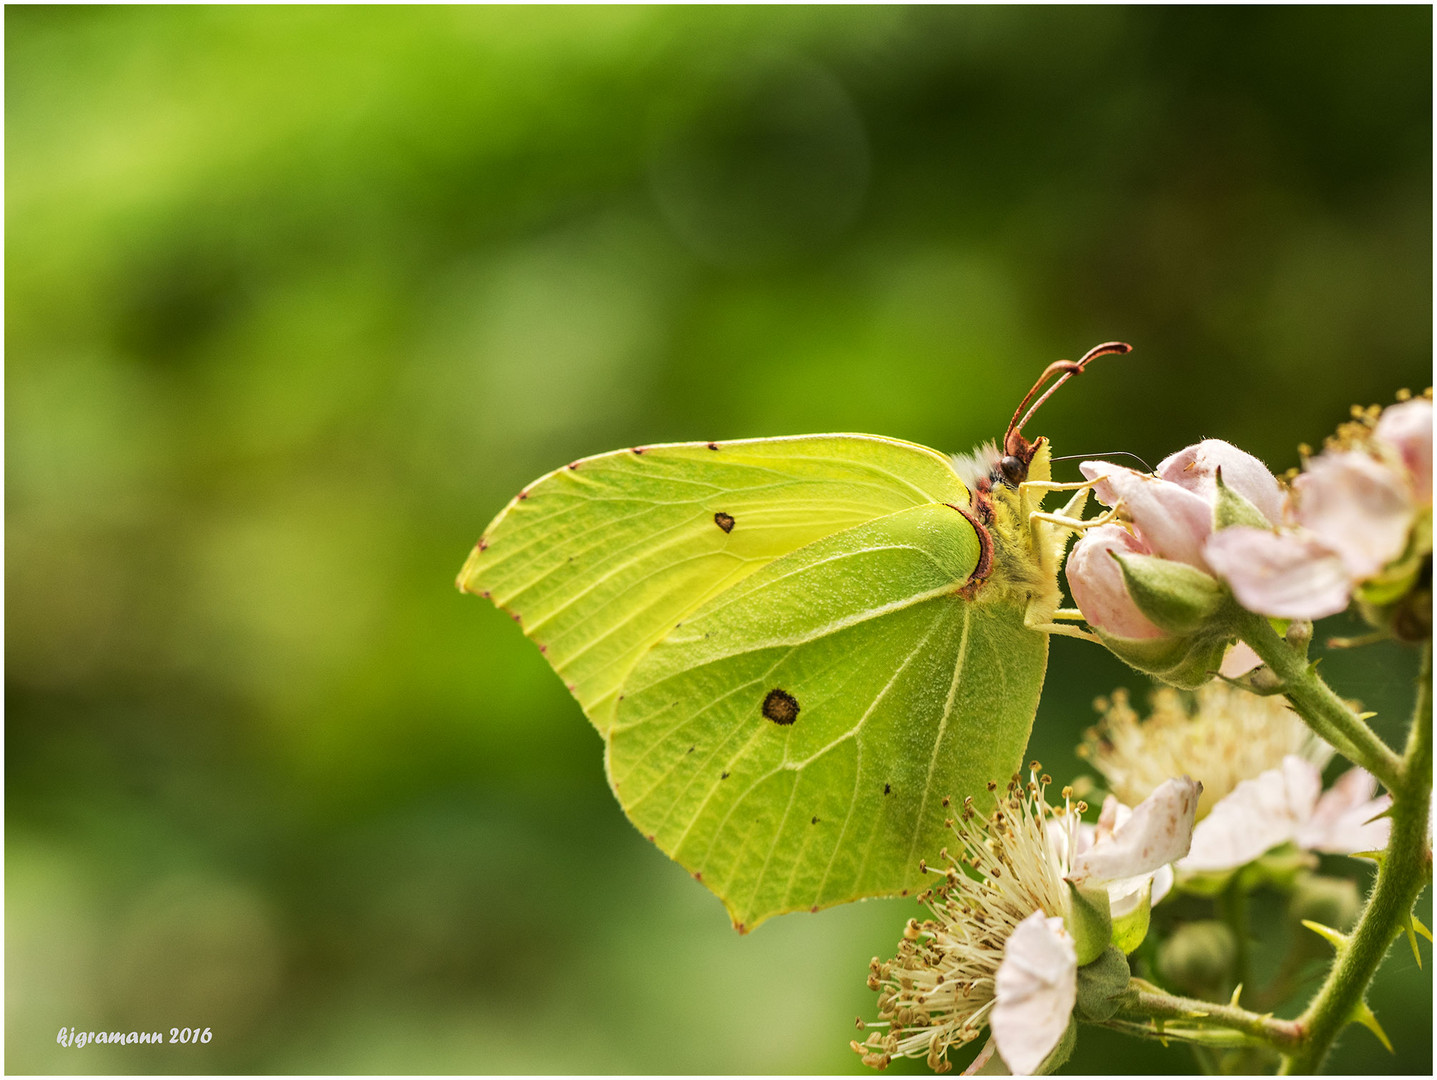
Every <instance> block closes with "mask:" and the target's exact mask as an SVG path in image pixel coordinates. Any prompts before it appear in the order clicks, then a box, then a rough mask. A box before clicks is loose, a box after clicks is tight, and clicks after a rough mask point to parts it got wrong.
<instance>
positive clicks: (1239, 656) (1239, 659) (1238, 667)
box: [1218, 641, 1262, 679]
mask: <svg viewBox="0 0 1437 1080" xmlns="http://www.w3.org/2000/svg"><path fill="white" fill-rule="evenodd" d="M1261 666H1262V657H1260V656H1258V655H1257V653H1255V652H1253V651H1252V646H1251V645H1249V644H1248V643H1247V642H1245V641H1239V642H1238V643H1237V644H1236V645H1234V646H1233V647H1232V648H1230V649H1228V651H1227V652H1225V653H1223V657H1222V666H1221V667H1219V668H1218V674H1219V675H1225V676H1227V677H1228V678H1229V679H1236V678H1237V677H1238V676H1239V675H1246V674H1247V673H1248V672H1249V671H1251V670H1252V669H1253V668H1255V667H1261Z"/></svg>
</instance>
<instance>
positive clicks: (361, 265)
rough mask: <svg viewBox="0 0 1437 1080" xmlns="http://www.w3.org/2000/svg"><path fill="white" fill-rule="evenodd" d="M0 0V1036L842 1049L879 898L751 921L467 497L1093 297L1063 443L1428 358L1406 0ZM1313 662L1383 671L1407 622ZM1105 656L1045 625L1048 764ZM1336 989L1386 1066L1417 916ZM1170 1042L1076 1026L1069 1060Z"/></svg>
mask: <svg viewBox="0 0 1437 1080" xmlns="http://www.w3.org/2000/svg"><path fill="white" fill-rule="evenodd" d="M5 30H6V34H5V45H6V49H5V59H6V73H5V90H6V150H7V153H6V225H7V238H6V239H7V244H6V277H5V285H6V316H7V317H6V327H5V333H6V336H5V344H6V360H7V363H6V369H5V390H6V405H7V408H6V421H7V423H6V430H5V449H6V470H5V478H6V536H7V541H8V543H7V546H6V559H5V570H6V574H5V584H6V601H7V603H6V622H5V628H6V639H5V642H6V654H5V655H6V719H7V725H6V727H7V730H6V771H5V778H6V811H7V813H6V860H5V862H6V866H5V869H6V882H5V884H6V996H5V1002H6V1062H5V1063H6V1067H7V1069H8V1070H9V1071H11V1072H15V1071H20V1072H32V1071H33V1072H88V1071H96V1072H130V1071H145V1072H167V1071H178V1072H196V1071H216V1072H251V1071H262V1072H267V1071H278V1072H301V1073H302V1072H374V1071H381V1072H382V1071H397V1072H412V1071H419V1072H445V1071H477V1072H611V1071H625V1072H654V1071H657V1072H666V1071H675V1072H691V1071H698V1072H729V1071H736V1072H861V1071H864V1070H862V1068H861V1066H859V1064H858V1061H857V1058H856V1056H854V1055H853V1054H852V1053H851V1052H850V1051H849V1050H848V1048H847V1040H848V1039H849V1038H850V1037H851V1036H852V1034H853V1029H852V1023H853V1020H852V1018H853V1017H854V1015H855V1014H859V1013H861V1014H863V1015H865V1016H868V1017H871V1016H872V1015H873V1011H874V1002H873V994H872V993H871V992H869V991H868V990H867V989H866V988H865V987H864V985H863V980H864V978H865V976H866V964H867V961H868V959H869V957H870V956H872V955H874V954H876V953H885V954H887V953H891V951H892V950H893V947H894V944H895V942H896V940H897V937H898V935H899V932H900V928H901V926H902V923H903V921H904V920H905V919H906V918H907V917H908V915H909V914H910V913H912V912H913V910H914V909H913V908H912V906H911V905H910V904H909V903H908V902H907V901H882V902H879V901H873V902H868V903H865V904H856V905H848V906H846V907H842V908H837V909H833V910H830V911H826V912H823V913H821V914H819V915H816V916H809V915H791V916H785V917H783V918H780V919H777V920H774V921H773V922H771V923H768V924H766V925H764V926H763V927H762V928H760V929H759V930H758V931H757V932H755V933H754V934H752V935H749V936H747V937H743V938H740V937H738V936H736V935H735V934H734V933H733V931H732V930H731V929H730V928H729V924H728V920H727V918H726V917H725V915H724V912H723V909H722V907H721V905H720V904H719V902H718V900H716V899H715V898H714V897H713V896H711V895H710V894H709V893H708V892H706V891H705V890H704V889H703V887H701V886H700V885H698V884H697V883H695V882H694V881H692V880H691V879H690V878H689V877H688V875H687V874H685V873H684V872H683V871H682V870H680V869H679V868H678V867H677V866H675V865H673V864H671V863H669V862H668V861H667V860H665V859H664V857H663V856H662V855H661V854H660V853H659V852H658V851H656V850H655V849H653V848H652V847H651V846H650V845H648V844H647V843H645V842H644V841H643V840H642V838H641V837H640V836H639V835H638V834H637V833H636V832H635V831H634V830H633V829H632V828H631V827H630V826H629V825H628V824H627V822H626V821H625V819H624V817H623V815H622V813H621V812H620V810H619V808H618V806H617V805H616V803H615V802H614V800H613V798H612V796H611V795H610V793H609V791H608V788H607V786H606V784H605V780H604V776H603V769H602V759H601V753H602V745H601V741H600V739H599V738H598V736H597V735H596V734H595V733H594V732H593V730H592V729H591V728H590V727H589V726H588V724H587V723H586V721H585V720H584V718H583V716H582V714H581V713H580V711H579V709H578V707H577V706H576V705H575V704H574V702H573V701H572V700H571V699H570V698H569V697H568V695H567V694H566V693H565V691H564V688H563V686H562V684H561V683H560V681H559V680H558V679H557V678H555V677H554V675H553V674H552V673H551V672H550V670H549V669H548V667H547V666H546V664H545V663H544V661H543V659H542V658H541V657H540V655H539V653H538V652H537V650H535V649H534V648H533V647H532V646H531V645H529V644H528V643H527V642H526V641H525V640H524V639H523V637H522V636H521V635H520V634H519V633H518V632H517V631H516V629H515V627H514V626H513V624H512V623H511V622H510V621H509V620H508V619H507V618H506V617H505V616H504V615H503V614H502V613H500V612H498V611H496V610H494V609H492V608H491V607H489V606H488V605H487V604H484V603H482V602H480V601H478V600H475V599H473V598H468V597H463V596H461V595H460V594H458V593H457V592H456V591H454V588H453V586H452V581H453V578H454V575H455V573H456V572H457V570H458V569H459V566H460V563H461V562H462V561H463V559H464V557H465V555H466V554H467V553H468V551H469V548H470V546H471V545H472V544H473V543H474V541H475V539H476V538H477V537H478V535H479V533H480V532H481V530H482V529H483V528H484V526H485V524H486V523H487V522H488V521H489V519H490V518H491V517H492V516H493V515H494V514H495V513H496V512H497V511H498V510H499V509H500V508H502V507H503V506H504V504H505V502H506V501H507V500H508V499H509V497H510V496H511V495H513V494H514V493H515V492H516V491H517V490H518V489H519V488H520V487H521V486H522V485H523V484H524V483H526V482H527V481H529V480H532V479H533V478H535V477H537V476H538V475H540V474H541V473H543V472H546V471H547V470H549V469H550V468H553V467H555V466H556V465H559V464H562V463H563V462H566V461H569V460H571V459H573V458H576V457H579V456H581V455H585V454H591V453H596V452H600V451H604V450H608V449H612V448H614V447H619V446H626V445H631V444H635V443H643V442H659V441H664V440H688V439H704V440H707V439H732V438H740V437H746V436H761V435H779V434H794V433H804V432H819V431H835V430H836V431H868V432H877V433H880V434H887V435H893V436H897V437H901V438H904V439H910V440H913V441H917V442H921V443H925V444H929V445H932V446H936V447H939V448H942V449H945V450H949V451H957V450H965V449H968V448H970V447H971V446H972V445H973V444H974V443H976V442H977V441H979V440H980V439H984V438H990V437H994V436H996V435H999V434H1001V431H1002V428H1003V426H1004V424H1005V422H1006V421H1007V418H1008V415H1009V413H1010V412H1011V410H1012V408H1013V406H1014V405H1015V404H1016V402H1017V400H1018V399H1019V398H1020V397H1021V395H1022V394H1023V392H1024V391H1025V390H1026V389H1027V387H1028V385H1029V384H1030V382H1031V381H1032V379H1033V378H1034V376H1035V375H1036V374H1037V372H1039V371H1040V370H1041V369H1042V367H1043V366H1044V365H1045V364H1047V363H1048V362H1049V361H1050V360H1054V359H1057V358H1059V357H1064V356H1066V357H1075V356H1076V355H1077V354H1078V353H1080V352H1082V351H1083V350H1084V349H1086V348H1087V347H1088V346H1090V345H1092V344H1094V343H1096V342H1098V341H1102V340H1106V339H1110V338H1121V339H1124V340H1127V341H1130V342H1132V343H1133V345H1134V346H1135V351H1134V353H1133V354H1132V355H1131V356H1130V357H1127V358H1113V359H1107V360H1103V361H1100V362H1099V363H1098V364H1096V365H1095V366H1094V368H1093V369H1092V371H1091V372H1090V374H1089V375H1088V376H1087V377H1086V378H1083V379H1080V380H1077V381H1075V382H1073V383H1072V384H1070V385H1069V386H1068V387H1066V388H1065V389H1064V390H1063V392H1062V394H1061V395H1059V397H1057V398H1056V399H1055V400H1054V401H1052V402H1051V403H1050V404H1049V405H1048V406H1046V407H1045V409H1044V411H1043V413H1042V415H1041V420H1040V422H1039V423H1038V424H1037V425H1036V426H1033V427H1031V428H1030V433H1043V434H1046V435H1048V436H1050V437H1051V439H1052V441H1053V444H1054V446H1055V447H1056V448H1057V449H1056V452H1057V453H1060V454H1061V453H1088V454H1092V453H1095V452H1101V451H1112V450H1127V451H1133V452H1136V453H1138V454H1141V455H1143V456H1144V457H1146V458H1147V459H1148V461H1150V462H1155V461H1156V460H1157V459H1158V458H1160V457H1162V456H1164V455H1165V454H1167V453H1169V452H1171V451H1172V450H1175V449H1177V448H1179V447H1181V446H1183V445H1185V444H1187V443H1190V442H1192V441H1194V440H1196V439H1198V438H1200V437H1203V436H1217V437H1222V438H1226V439H1229V440H1231V441H1233V442H1235V443H1238V444H1240V445H1241V446H1243V447H1245V448H1247V449H1249V450H1251V451H1253V452H1255V453H1257V454H1259V455H1260V456H1262V457H1263V458H1264V459H1265V460H1266V461H1268V462H1269V464H1271V465H1272V466H1273V467H1274V468H1275V469H1277V470H1279V471H1280V470H1282V469H1284V468H1287V467H1289V466H1291V465H1294V464H1296V461H1297V457H1296V451H1295V446H1296V444H1297V443H1299V442H1301V441H1308V442H1313V443H1316V442H1318V441H1319V440H1320V439H1321V437H1322V436H1323V434H1324V433H1326V432H1328V431H1330V430H1331V429H1332V427H1333V426H1334V425H1335V424H1336V423H1337V422H1338V421H1340V420H1342V419H1343V418H1344V416H1345V414H1346V411H1347V408H1348V406H1349V405H1350V404H1352V403H1354V402H1359V403H1363V404H1366V403H1369V402H1375V401H1383V402H1385V401H1390V400H1391V397H1392V394H1393V392H1394V391H1396V390H1397V389H1398V388H1399V387H1402V386H1410V387H1412V388H1414V389H1419V390H1420V389H1421V388H1422V387H1424V386H1426V385H1428V384H1429V382H1430V381H1431V367H1430V362H1431V348H1432V301H1431V297H1432V183H1431V180H1432V171H1431V161H1432V136H1431V99H1432V78H1431V77H1432V67H1431V63H1432V62H1431V40H1432V12H1431V10H1430V8H1427V7H1401V8H1342V7H1323V8H1301V7H1284V8H1276V9H1270V8H1265V9H1244V8H1222V9H1209V8H1184V7H1178V8H1155V9H1145V8H1102V9H1087V8H1046V9H1021V8H1001V9H1000V8H956V9H954V8H933V7H925V8H919V9H910V8H897V7H893V8H869V7H843V8H819V7H806V8H761V9H760V8H706V7H700V8H664V7H649V8H592V7H586V8H574V9H564V8H439V9H428V8H421V9H389V8H364V9H340V8H279V9H276V8H245V9H241V8H198V9H197V8H146V7H136V8H48V7H21V8H16V7H11V8H8V9H7V10H6V12H5ZM1074 465H1075V463H1072V462H1069V463H1066V465H1065V466H1063V468H1066V469H1067V470H1068V477H1069V478H1072V477H1075V476H1076V470H1075V468H1074ZM1335 628H1336V627H1334V629H1335ZM1326 670H1328V671H1330V672H1331V675H1330V678H1331V679H1332V681H1333V682H1334V684H1335V685H1336V686H1337V688H1338V689H1339V690H1340V691H1342V692H1344V693H1346V694H1349V695H1353V696H1358V697H1361V698H1362V699H1363V700H1364V701H1365V702H1366V703H1367V705H1368V706H1369V707H1370V708H1376V709H1379V710H1381V712H1382V722H1385V723H1387V725H1388V727H1387V728H1386V729H1385V730H1386V731H1388V732H1389V733H1392V732H1395V731H1396V730H1398V729H1399V728H1400V727H1401V726H1402V725H1401V715H1402V713H1403V711H1404V710H1405V709H1406V708H1407V707H1408V702H1409V696H1410V691H1409V689H1408V685H1409V684H1408V682H1407V680H1408V679H1409V678H1410V676H1411V674H1412V672H1413V671H1414V670H1415V664H1414V662H1413V658H1412V657H1411V656H1410V655H1408V654H1407V653H1405V652H1404V651H1402V650H1400V649H1396V648H1390V649H1389V648H1385V647H1379V648H1377V649H1371V650H1364V651H1363V652H1361V653H1356V654H1351V653H1349V654H1344V655H1334V656H1333V657H1331V658H1330V659H1329V661H1328V667H1327V668H1326ZM1117 685H1126V686H1129V687H1132V688H1133V689H1134V690H1135V691H1138V692H1139V693H1141V692H1142V690H1143V687H1144V686H1145V685H1146V684H1145V680H1143V679H1142V678H1141V677H1139V676H1135V675H1134V674H1132V673H1131V672H1129V671H1128V670H1127V669H1125V668H1123V667H1122V666H1121V665H1120V664H1119V663H1117V662H1116V661H1115V660H1113V659H1112V658H1111V657H1109V656H1108V655H1107V654H1105V653H1103V652H1101V651H1100V650H1098V649H1096V648H1094V647H1090V646H1085V645H1084V644H1083V643H1081V642H1076V641H1071V640H1061V639H1060V640H1055V641H1054V643H1053V649H1052V662H1051V667H1050V672H1049V678H1048V687H1047V693H1046V695H1045V698H1044V702H1043V705H1042V707H1041V709H1040V710H1039V715H1038V723H1037V728H1036V733H1035V737H1034V747H1033V752H1034V753H1035V754H1036V756H1038V757H1040V758H1041V759H1042V760H1043V762H1044V764H1045V765H1046V766H1047V768H1048V769H1049V770H1050V771H1051V772H1053V773H1054V774H1055V775H1057V776H1060V777H1065V776H1069V775H1072V774H1075V773H1076V772H1077V770H1078V768H1079V762H1078V761H1077V759H1076V758H1075V757H1074V755H1073V752H1072V751H1073V746H1074V745H1075V743H1076V742H1077V738H1078V733H1079V732H1080V731H1081V729H1082V728H1083V727H1084V726H1086V725H1087V724H1088V723H1090V722H1091V720H1092V717H1093V714H1092V711H1091V708H1090V701H1091V699H1092V698H1093V697H1094V696H1095V695H1097V694H1099V693H1103V692H1106V691H1108V690H1110V689H1112V688H1113V687H1114V686H1117ZM1349 872H1352V871H1351V868H1350V867H1349ZM1429 911H1430V909H1429ZM1430 921H1431V920H1430V914H1429V916H1428V922H1429V923H1430ZM1372 1004H1373V1006H1374V1008H1375V1010H1376V1012H1377V1014H1378V1016H1379V1017H1380V1018H1381V1020H1382V1022H1383V1023H1384V1025H1385V1026H1386V1028H1387V1030H1388V1031H1389V1032H1390V1033H1391V1034H1392V1036H1393V1038H1394V1040H1395V1042H1396V1044H1397V1053H1396V1055H1395V1056H1390V1055H1388V1054H1387V1053H1386V1052H1385V1051H1383V1050H1382V1049H1381V1048H1380V1047H1379V1046H1378V1044H1377V1042H1376V1040H1374V1039H1373V1038H1372V1037H1371V1036H1370V1035H1369V1034H1368V1033H1367V1032H1365V1031H1362V1030H1360V1029H1356V1028H1353V1029H1350V1030H1349V1032H1348V1034H1347V1035H1346V1037H1345V1038H1344V1040H1343V1043H1342V1046H1341V1048H1340V1050H1339V1053H1338V1055H1337V1057H1336V1058H1335V1060H1334V1062H1333V1065H1334V1068H1335V1069H1337V1071H1345V1072H1369V1071H1378V1072H1381V1071H1393V1072H1409V1073H1430V1072H1431V1069H1432V1058H1431V1047H1430V1033H1431V1027H1430V1024H1431V1015H1432V1012H1431V1010H1432V998H1431V979H1430V974H1429V972H1426V971H1419V970H1418V969H1417V967H1416V965H1415V963H1414V962H1413V959H1412V956H1411V954H1410V952H1409V951H1408V950H1407V949H1406V947H1405V946H1401V947H1399V948H1398V949H1395V950H1394V951H1393V953H1392V955H1391V956H1390V958H1389V960H1388V962H1387V964H1386V966H1385V968H1384V970H1383V972H1382V974H1381V976H1380V978H1379V982H1378V985H1377V988H1376V990H1375V992H1374V993H1373V995H1372ZM186 1025H189V1026H199V1027H211V1028H212V1029H213V1031H214V1033H215V1037H214V1040H213V1041H212V1042H211V1043H209V1044H208V1045H206V1046H202V1047H178V1046H175V1047H171V1046H164V1047H160V1048H150V1047H116V1048H107V1047H104V1046H95V1047H89V1048H86V1049H83V1050H74V1049H65V1048H62V1047H59V1046H57V1045H56V1041H55V1033H56V1031H57V1030H58V1029H59V1028H60V1027H62V1026H64V1027H70V1026H73V1027H75V1028H77V1029H80V1030H90V1029H93V1030H101V1029H105V1030H114V1029H123V1030H125V1031H128V1030H131V1029H161V1028H163V1029H165V1030H166V1032H168V1029H169V1028H170V1027H174V1026H186ZM1119 1055H1122V1056H1119ZM1193 1067H1194V1065H1193V1062H1192V1059H1191V1058H1190V1056H1189V1055H1188V1053H1187V1051H1185V1050H1183V1049H1182V1048H1180V1047H1174V1048H1173V1049H1171V1050H1167V1051H1164V1050H1162V1049H1161V1048H1160V1047H1157V1046H1155V1045H1153V1046H1150V1045H1139V1044H1136V1043H1132V1042H1128V1041H1126V1040H1122V1039H1121V1038H1119V1037H1117V1036H1111V1037H1107V1036H1106V1034H1105V1033H1102V1032H1097V1031H1094V1030H1093V1029H1084V1031H1083V1033H1082V1035H1081V1037H1080V1039H1079V1043H1078V1048H1077V1053H1076V1056H1075V1057H1074V1059H1073V1062H1072V1064H1071V1066H1070V1069H1071V1070H1073V1071H1079V1072H1084V1071H1086V1072H1100V1073H1107V1072H1110V1071H1133V1072H1146V1071H1163V1070H1172V1071H1178V1072H1187V1071H1191V1070H1192V1069H1193ZM895 1068H898V1067H897V1066H895Z"/></svg>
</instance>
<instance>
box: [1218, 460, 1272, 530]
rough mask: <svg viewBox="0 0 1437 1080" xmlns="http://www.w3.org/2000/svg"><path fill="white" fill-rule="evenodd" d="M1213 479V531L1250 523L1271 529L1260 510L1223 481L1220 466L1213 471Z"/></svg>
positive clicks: (1270, 524)
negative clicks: (1214, 483) (1214, 486)
mask: <svg viewBox="0 0 1437 1080" xmlns="http://www.w3.org/2000/svg"><path fill="white" fill-rule="evenodd" d="M1213 479H1214V480H1215V481H1216V482H1217V501H1216V502H1214V503H1213V507H1212V527H1213V531H1214V532H1216V531H1217V530H1218V529H1226V528H1227V527H1228V526H1229V525H1250V526H1252V527H1253V528H1254V529H1267V530H1268V531H1271V530H1272V522H1270V521H1268V520H1267V518H1265V517H1263V515H1262V511H1261V510H1259V509H1258V508H1257V507H1256V506H1254V505H1253V504H1252V503H1251V502H1249V501H1248V500H1247V499H1246V498H1245V497H1244V496H1242V495H1239V494H1238V493H1237V492H1236V491H1234V490H1233V489H1232V488H1230V487H1228V486H1227V484H1225V483H1223V479H1222V468H1221V467H1219V468H1218V469H1217V470H1216V471H1215V472H1214V474H1213Z"/></svg>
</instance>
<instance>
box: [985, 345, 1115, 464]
mask: <svg viewBox="0 0 1437 1080" xmlns="http://www.w3.org/2000/svg"><path fill="white" fill-rule="evenodd" d="M1132 351H1133V347H1132V346H1131V345H1129V344H1128V343H1127V342H1124V341H1105V342H1103V344H1101V345H1094V346H1093V347H1092V348H1091V349H1089V350H1088V351H1087V352H1085V353H1084V354H1083V357H1082V359H1081V360H1078V361H1076V362H1075V361H1072V360H1055V361H1053V363H1051V364H1049V365H1048V366H1047V367H1046V368H1044V369H1043V374H1041V375H1039V376H1038V381H1037V382H1035V383H1034V384H1033V389H1031V390H1029V391H1028V393H1027V395H1026V396H1025V397H1024V398H1023V400H1022V401H1021V402H1020V403H1019V404H1018V407H1017V408H1016V409H1014V410H1013V419H1012V420H1010V421H1009V422H1008V430H1007V431H1006V432H1005V433H1004V434H1003V452H1004V453H1005V454H1011V455H1013V456H1015V457H1020V458H1025V459H1026V458H1027V457H1028V456H1029V454H1030V453H1031V447H1030V445H1029V443H1028V440H1027V439H1025V438H1023V425H1024V424H1026V423H1027V422H1028V421H1029V420H1031V419H1032V418H1033V414H1034V413H1035V412H1037V411H1038V407H1039V406H1040V405H1042V404H1043V402H1045V401H1047V400H1048V399H1049V398H1050V397H1052V396H1053V392H1054V391H1055V390H1057V389H1058V387H1060V386H1062V385H1063V384H1064V383H1065V382H1067V381H1068V380H1069V379H1071V378H1072V377H1073V376H1074V375H1081V374H1082V373H1083V369H1084V368H1086V367H1087V366H1088V365H1089V364H1090V363H1092V362H1093V361H1094V360H1096V359H1097V358H1098V357H1100V356H1110V355H1113V354H1117V355H1119V356H1121V355H1122V354H1123V353H1130V352H1132ZM1054 375H1057V376H1058V380H1057V381H1056V382H1055V383H1053V385H1052V386H1049V387H1048V389H1047V390H1045V391H1043V396H1042V397H1040V398H1038V400H1037V401H1033V397H1034V395H1035V394H1037V393H1038V391H1040V390H1043V386H1044V384H1046V383H1047V381H1048V380H1049V379H1051V378H1052V377H1053V376H1054ZM1030 401H1032V402H1033V404H1032V406H1031V407H1029V405H1028V403H1029V402H1030ZM1024 409H1027V410H1028V411H1027V412H1024V411H1023V410H1024ZM1020 416H1021V417H1022V419H1021V420H1020V419H1019V417H1020Z"/></svg>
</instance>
